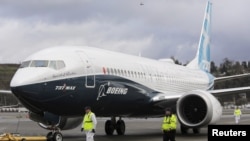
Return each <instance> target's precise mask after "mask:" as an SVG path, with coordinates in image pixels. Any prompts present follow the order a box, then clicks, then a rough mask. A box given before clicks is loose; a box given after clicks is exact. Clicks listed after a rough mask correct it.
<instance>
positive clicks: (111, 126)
mask: <svg viewBox="0 0 250 141" xmlns="http://www.w3.org/2000/svg"><path fill="white" fill-rule="evenodd" d="M114 130H115V125H114V124H113V123H112V121H111V120H107V121H106V123H105V132H106V134H107V135H113V133H114Z"/></svg>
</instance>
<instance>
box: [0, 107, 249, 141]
mask: <svg viewBox="0 0 250 141" xmlns="http://www.w3.org/2000/svg"><path fill="white" fill-rule="evenodd" d="M224 113H225V114H223V116H222V118H221V120H220V121H219V122H218V123H217V124H222V125H227V124H228V125H231V124H235V123H234V122H235V121H234V117H233V111H232V110H226V111H225V112H224ZM230 113H231V114H230ZM107 119H109V118H97V120H98V124H97V129H96V134H95V141H141V140H143V141H159V140H162V132H161V122H162V118H148V119H134V118H131V119H130V118H124V119H123V120H124V121H125V124H126V132H125V135H117V134H116V132H115V133H114V135H112V136H107V135H106V134H105V131H104V125H105V122H106V120H107ZM239 124H242V125H249V124H250V114H248V113H247V114H244V112H243V115H242V117H241V120H240V123H239ZM80 129H81V125H79V127H77V128H75V129H72V130H63V131H61V133H62V134H63V140H64V141H85V140H86V139H85V134H84V133H83V132H81V131H80ZM48 132H49V131H48V130H45V129H43V128H41V127H40V126H38V124H37V123H35V122H33V121H31V120H30V119H29V118H28V117H27V114H26V113H0V134H1V133H19V134H20V135H22V136H46V135H47V133H48ZM176 141H207V127H204V128H201V131H200V133H199V134H193V133H192V131H191V130H190V131H189V132H188V134H185V135H183V134H181V132H180V129H179V125H178V128H177V134H176Z"/></svg>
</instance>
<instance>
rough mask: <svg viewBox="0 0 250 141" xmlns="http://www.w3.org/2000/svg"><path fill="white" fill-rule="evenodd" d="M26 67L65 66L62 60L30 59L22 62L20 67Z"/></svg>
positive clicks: (59, 67)
mask: <svg viewBox="0 0 250 141" xmlns="http://www.w3.org/2000/svg"><path fill="white" fill-rule="evenodd" d="M26 67H48V68H52V69H55V70H59V69H62V68H65V63H64V61H62V60H32V61H24V62H22V64H21V65H20V68H26Z"/></svg>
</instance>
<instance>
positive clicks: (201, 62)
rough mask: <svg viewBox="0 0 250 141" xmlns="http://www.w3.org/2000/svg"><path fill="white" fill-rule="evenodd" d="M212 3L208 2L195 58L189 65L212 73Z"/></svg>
mask: <svg viewBox="0 0 250 141" xmlns="http://www.w3.org/2000/svg"><path fill="white" fill-rule="evenodd" d="M211 6H212V3H211V2H210V1H208V3H207V6H206V10H205V15H204V20H203V26H202V30H201V35H200V41H199V46H198V50H197V53H196V56H195V58H194V59H193V60H192V61H191V62H190V63H189V64H188V65H187V67H189V68H193V69H201V70H203V71H206V72H210V24H211V9H212V7H211Z"/></svg>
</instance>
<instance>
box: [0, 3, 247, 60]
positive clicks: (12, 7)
mask: <svg viewBox="0 0 250 141" xmlns="http://www.w3.org/2000/svg"><path fill="white" fill-rule="evenodd" d="M141 2H142V3H143V4H144V5H140V3H141ZM212 2H213V6H212V30H211V33H212V34H211V41H212V45H211V59H212V60H213V61H215V62H216V63H220V62H222V61H223V59H224V58H226V57H227V58H229V59H231V60H234V61H250V8H249V5H250V0H212ZM206 3H207V1H206V0H0V44H1V45H0V63H20V62H21V61H22V60H23V59H24V58H26V57H27V56H29V55H31V54H32V53H34V52H36V51H38V50H41V49H43V48H48V47H52V46H58V45H78V46H79V45H81V46H85V45H87V46H93V47H98V48H104V49H108V50H113V51H119V52H125V53H128V54H133V55H138V54H139V53H141V55H142V56H144V57H148V58H153V59H160V58H169V57H171V56H174V57H175V58H177V59H178V60H179V61H181V62H182V63H186V62H188V61H190V60H191V59H192V58H193V57H194V56H195V53H196V49H197V45H198V41H199V36H200V31H201V25H202V21H203V16H204V10H205V6H206Z"/></svg>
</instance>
